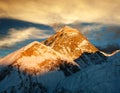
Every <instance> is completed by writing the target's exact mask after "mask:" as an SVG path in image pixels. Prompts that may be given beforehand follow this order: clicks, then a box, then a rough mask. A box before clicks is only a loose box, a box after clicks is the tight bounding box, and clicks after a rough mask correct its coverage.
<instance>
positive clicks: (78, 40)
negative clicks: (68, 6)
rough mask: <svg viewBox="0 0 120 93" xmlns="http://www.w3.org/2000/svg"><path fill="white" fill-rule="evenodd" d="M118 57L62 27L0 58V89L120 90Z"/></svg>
mask: <svg viewBox="0 0 120 93" xmlns="http://www.w3.org/2000/svg"><path fill="white" fill-rule="evenodd" d="M61 34H62V35H61ZM57 46H58V47H57ZM119 58H120V57H119V53H117V54H116V55H113V56H110V57H108V56H105V55H103V54H102V53H101V52H100V51H99V50H98V49H97V48H96V47H95V46H94V45H92V44H91V43H90V42H89V41H88V39H87V38H86V37H84V35H82V34H81V33H80V32H79V31H77V30H75V29H73V28H70V27H64V28H62V29H61V30H60V31H58V32H57V33H56V34H54V35H53V36H51V37H50V38H48V39H47V41H43V42H38V41H34V42H32V43H30V44H28V45H26V46H24V47H23V48H21V49H19V50H17V51H15V52H13V53H11V54H9V55H7V56H6V57H4V58H2V59H0V93H66V92H67V93H81V92H82V93H94V92H96V93H105V92H107V93H114V89H115V90H116V91H117V93H119V92H120V90H119V87H114V85H115V82H117V85H118V86H119V84H120V79H119V78H118V77H119V76H120V68H119V62H120V61H119V60H120V59H119ZM99 77H100V78H99ZM104 81H105V84H104ZM108 81H111V82H108ZM99 84H102V86H100V85H99ZM109 84H110V86H111V87H112V88H110V87H109ZM99 86H100V87H99ZM111 89H112V91H111Z"/></svg>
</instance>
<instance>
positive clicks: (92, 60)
mask: <svg viewBox="0 0 120 93" xmlns="http://www.w3.org/2000/svg"><path fill="white" fill-rule="evenodd" d="M106 60H107V57H106V56H104V55H103V54H102V53H100V52H99V51H97V52H95V53H83V54H82V55H81V56H80V57H79V58H77V59H75V60H74V61H75V62H77V63H78V64H79V65H80V68H84V67H87V66H89V65H93V64H94V65H95V64H101V63H103V62H106Z"/></svg>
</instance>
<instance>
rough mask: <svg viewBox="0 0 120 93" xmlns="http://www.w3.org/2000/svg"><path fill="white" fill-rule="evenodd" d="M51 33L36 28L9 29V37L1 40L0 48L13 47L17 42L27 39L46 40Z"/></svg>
mask: <svg viewBox="0 0 120 93" xmlns="http://www.w3.org/2000/svg"><path fill="white" fill-rule="evenodd" d="M48 32H49V31H47V30H40V29H37V28H34V27H30V28H25V29H19V30H17V29H14V28H12V29H9V32H8V35H7V36H5V37H3V38H2V39H0V47H4V46H12V45H14V44H16V43H17V42H21V41H25V40H27V39H44V38H48V37H49V36H50V34H47V33H48Z"/></svg>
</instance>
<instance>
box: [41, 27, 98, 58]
mask: <svg viewBox="0 0 120 93" xmlns="http://www.w3.org/2000/svg"><path fill="white" fill-rule="evenodd" d="M43 43H44V44H45V45H47V46H50V47H51V48H52V49H54V50H56V51H58V52H59V53H61V54H63V55H65V56H67V57H68V58H72V59H76V58H78V57H79V56H80V55H81V54H82V53H84V52H88V53H94V52H96V51H98V49H97V48H96V47H94V46H93V45H92V44H91V43H90V42H89V41H88V40H87V38H86V37H85V36H84V35H83V34H81V33H80V31H78V30H76V29H73V28H70V27H68V26H65V27H64V28H62V29H61V30H60V31H58V32H57V33H56V34H55V35H53V36H51V37H50V38H48V39H47V40H46V41H44V42H43Z"/></svg>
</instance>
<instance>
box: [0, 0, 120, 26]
mask: <svg viewBox="0 0 120 93" xmlns="http://www.w3.org/2000/svg"><path fill="white" fill-rule="evenodd" d="M119 9H120V0H74V1H73V0H19V1H17V0H0V17H1V18H3V17H7V18H16V19H20V20H25V21H30V22H35V23H43V24H53V23H65V24H68V23H72V22H74V21H80V22H101V23H111V24H120V12H119Z"/></svg>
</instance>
